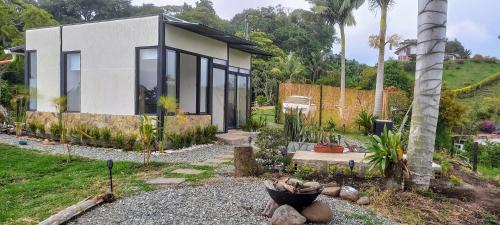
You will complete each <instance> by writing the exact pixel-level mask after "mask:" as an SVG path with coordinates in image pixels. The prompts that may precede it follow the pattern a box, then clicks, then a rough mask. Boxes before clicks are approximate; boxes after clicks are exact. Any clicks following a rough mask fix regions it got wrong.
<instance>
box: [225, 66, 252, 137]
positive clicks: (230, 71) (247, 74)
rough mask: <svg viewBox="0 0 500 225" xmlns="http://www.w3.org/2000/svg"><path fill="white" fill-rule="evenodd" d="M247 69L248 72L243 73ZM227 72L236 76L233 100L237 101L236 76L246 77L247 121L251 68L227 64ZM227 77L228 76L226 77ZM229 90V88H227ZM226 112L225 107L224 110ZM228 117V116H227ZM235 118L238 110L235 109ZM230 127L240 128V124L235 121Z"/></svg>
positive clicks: (247, 116) (247, 115)
mask: <svg viewBox="0 0 500 225" xmlns="http://www.w3.org/2000/svg"><path fill="white" fill-rule="evenodd" d="M230 68H233V69H236V70H231V69H230ZM245 70H246V71H248V73H243V72H242V71H245ZM228 74H232V75H234V76H235V77H236V79H235V80H236V81H235V86H236V92H235V95H234V98H235V102H237V101H238V78H239V77H245V78H246V91H247V96H246V105H245V107H246V113H245V114H246V115H245V116H246V120H247V122H248V119H249V115H250V114H249V113H250V112H249V110H250V101H249V100H250V95H251V91H250V82H251V70H250V69H245V68H241V67H237V66H231V65H230V66H228ZM228 79H229V78H228ZM228 91H229V90H228ZM225 112H226V113H227V109H226V111H225ZM228 118H229V117H228ZM235 118H238V111H237V110H235ZM230 128H236V129H239V128H241V126H238V121H236V126H235V127H230Z"/></svg>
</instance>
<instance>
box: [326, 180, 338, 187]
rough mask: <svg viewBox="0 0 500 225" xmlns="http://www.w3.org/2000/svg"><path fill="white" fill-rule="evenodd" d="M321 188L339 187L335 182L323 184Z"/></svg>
mask: <svg viewBox="0 0 500 225" xmlns="http://www.w3.org/2000/svg"><path fill="white" fill-rule="evenodd" d="M323 186H324V187H339V184H337V182H335V181H332V182H330V183H327V184H324V185H323Z"/></svg>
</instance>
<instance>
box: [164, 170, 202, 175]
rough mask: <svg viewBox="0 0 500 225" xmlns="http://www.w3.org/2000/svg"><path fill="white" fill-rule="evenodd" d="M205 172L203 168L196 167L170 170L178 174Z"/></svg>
mask: <svg viewBox="0 0 500 225" xmlns="http://www.w3.org/2000/svg"><path fill="white" fill-rule="evenodd" d="M203 172H205V170H196V169H176V170H174V171H172V173H180V174H187V175H198V174H200V173H203Z"/></svg>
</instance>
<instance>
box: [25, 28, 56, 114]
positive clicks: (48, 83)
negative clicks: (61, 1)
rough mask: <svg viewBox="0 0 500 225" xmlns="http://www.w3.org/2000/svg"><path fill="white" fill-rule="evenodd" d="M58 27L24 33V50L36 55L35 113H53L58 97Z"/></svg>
mask: <svg viewBox="0 0 500 225" xmlns="http://www.w3.org/2000/svg"><path fill="white" fill-rule="evenodd" d="M59 39H60V36H59V27H50V28H43V29H37V30H27V31H26V50H35V51H36V54H37V111H41V112H55V108H54V105H53V104H52V100H53V99H54V98H57V97H59V95H60V72H59V67H60V66H59V63H60V62H59V48H60V46H59Z"/></svg>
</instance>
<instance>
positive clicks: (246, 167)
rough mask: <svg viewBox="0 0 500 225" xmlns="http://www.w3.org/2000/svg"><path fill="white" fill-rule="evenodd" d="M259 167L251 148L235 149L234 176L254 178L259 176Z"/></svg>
mask: <svg viewBox="0 0 500 225" xmlns="http://www.w3.org/2000/svg"><path fill="white" fill-rule="evenodd" d="M258 170H259V168H258V165H257V161H255V156H254V154H253V148H252V147H251V146H236V147H234V175H235V176H237V177H245V176H253V175H257V174H258Z"/></svg>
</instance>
